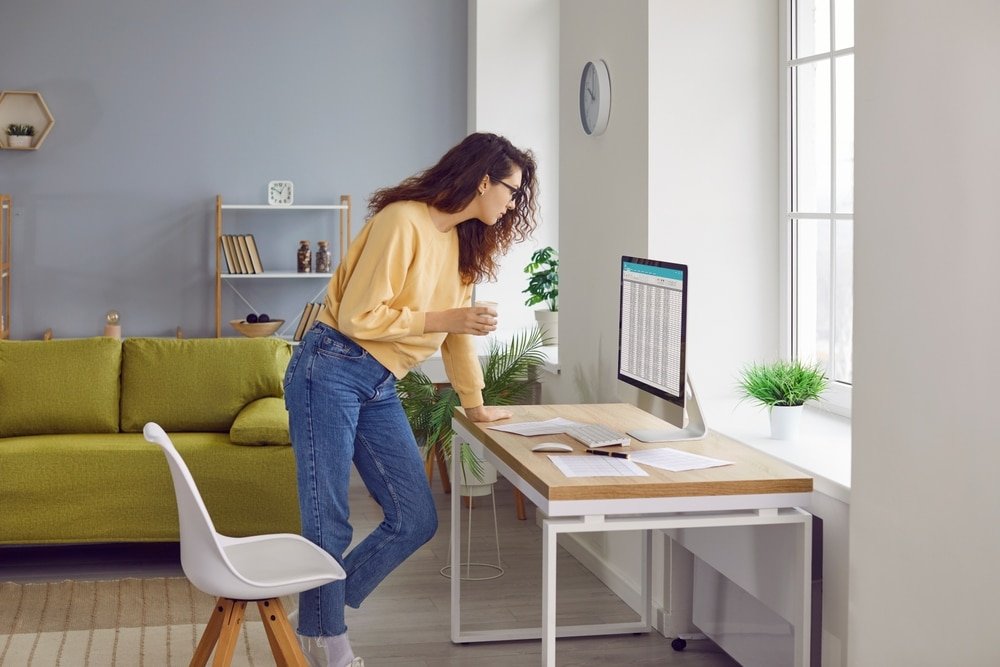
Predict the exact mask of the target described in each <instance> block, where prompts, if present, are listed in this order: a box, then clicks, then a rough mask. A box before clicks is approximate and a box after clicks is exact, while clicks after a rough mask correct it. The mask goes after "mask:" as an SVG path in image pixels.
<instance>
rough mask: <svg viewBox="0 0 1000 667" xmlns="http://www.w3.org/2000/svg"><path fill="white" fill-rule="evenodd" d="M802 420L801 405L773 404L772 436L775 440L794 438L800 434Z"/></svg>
mask: <svg viewBox="0 0 1000 667" xmlns="http://www.w3.org/2000/svg"><path fill="white" fill-rule="evenodd" d="M801 421H802V406H801V405H774V406H771V437H772V438H773V439H775V440H794V439H795V438H797V437H798V436H799V422H801Z"/></svg>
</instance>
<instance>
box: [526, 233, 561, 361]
mask: <svg viewBox="0 0 1000 667" xmlns="http://www.w3.org/2000/svg"><path fill="white" fill-rule="evenodd" d="M524 272H525V273H528V274H530V275H531V277H530V278H529V279H528V288H527V289H525V290H523V293H524V294H528V295H529V296H528V299H527V300H526V301H525V302H524V305H526V306H534V305H537V304H539V303H543V302H544V303H545V305H546V306H547V308H545V309H541V308H540V309H538V310H536V311H535V320H536V321H537V322H538V326H539V327H541V328H542V329H543V330H544V331H545V334H546V335H545V338H546V344H548V345H557V344H558V343H559V253H558V252H557V251H556V249H555V248H553V247H551V246H546V247H545V248H541V249H540V250H536V251H535V252H534V254H532V255H531V262H530V263H529V264H528V265H527V266H526V267H524Z"/></svg>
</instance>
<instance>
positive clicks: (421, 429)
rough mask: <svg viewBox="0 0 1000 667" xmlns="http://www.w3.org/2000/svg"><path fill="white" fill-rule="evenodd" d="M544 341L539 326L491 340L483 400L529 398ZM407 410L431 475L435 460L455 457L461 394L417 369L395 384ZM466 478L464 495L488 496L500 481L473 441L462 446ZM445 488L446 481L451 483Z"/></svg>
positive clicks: (496, 402)
mask: <svg viewBox="0 0 1000 667" xmlns="http://www.w3.org/2000/svg"><path fill="white" fill-rule="evenodd" d="M543 342H544V340H543V338H542V332H541V330H540V329H538V328H537V327H536V328H534V329H531V330H525V331H523V332H521V333H518V334H516V335H515V336H514V337H513V338H512V339H511V340H510V342H508V343H500V342H498V341H497V340H496V339H493V338H491V339H490V341H489V347H488V348H487V352H486V356H485V357H484V358H483V359H482V360H481V363H482V367H483V381H484V385H485V387H484V388H483V402H484V403H485V404H486V405H516V404H518V403H521V402H522V401H524V400H525V399H526V398H527V397H528V395H529V393H530V391H531V385H532V383H533V382H534V379H535V372H536V370H537V369H538V367H539V366H541V365H542V364H543V363H545V357H544V355H543V354H542V353H541V351H540V348H541V347H542V344H543ZM396 391H397V392H398V394H399V398H400V401H401V402H402V404H403V410H404V412H406V417H407V419H408V420H409V422H410V426H411V427H412V428H413V434H414V435H415V436H416V437H417V441H418V442H420V443H421V444H422V447H423V450H424V456H425V460H426V467H427V476H428V478H429V477H430V476H431V474H432V471H433V467H434V463H435V461H436V460H437V461H445V462H447V461H448V460H450V458H451V441H452V437H454V435H455V431H454V430H452V428H451V418H452V414H453V413H454V411H455V408H456V407H458V405H459V399H458V394H457V393H455V390H454V389H452V388H451V387H450V386H447V385H440V384H435V383H433V382H431V380H430V378H429V377H427V374H426V373H424V372H423V371H421V370H419V369H415V370H412V371H410V372H409V373H407V374H406V376H405V377H404V378H403V379H402V380H400V381H399V382H398V383H397V384H396ZM460 454H461V457H462V469H463V473H464V477H465V479H464V480H458V481H459V483H460V484H461V487H462V489H461V493H462V495H484V494H485V493H489V490H490V488H489V487H490V486H491V485H492V484H493V482H495V481H496V479H497V477H496V470H495V469H493V467H492V466H490V465H489V464H487V463H486V462H485V461H483V460H482V459H481V458H480V457H479V456H478V455H477V454H476V453H475V452H474V451H472V448H471V447H470V446H469V445H468V444H463V446H462V449H461V450H460ZM446 488H448V487H447V484H446Z"/></svg>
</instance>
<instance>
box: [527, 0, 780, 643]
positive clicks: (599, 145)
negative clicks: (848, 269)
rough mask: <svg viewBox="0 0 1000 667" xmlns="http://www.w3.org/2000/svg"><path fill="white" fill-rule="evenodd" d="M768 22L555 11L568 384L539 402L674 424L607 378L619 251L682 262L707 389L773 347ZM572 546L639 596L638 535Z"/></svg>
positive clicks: (647, 5)
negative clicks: (604, 94)
mask: <svg viewBox="0 0 1000 667" xmlns="http://www.w3.org/2000/svg"><path fill="white" fill-rule="evenodd" d="M777 24H778V21H777V4H776V2H775V1H774V0H760V1H758V2H754V3H747V2H745V1H742V0H727V1H725V2H722V1H717V2H712V3H704V2H695V1H694V0H671V1H664V0H658V1H657V2H631V3H609V2H603V1H600V0H587V1H583V0H579V1H574V2H564V3H562V9H561V16H560V41H561V43H560V61H561V66H560V83H559V89H560V97H561V99H562V100H563V104H562V107H561V109H560V113H559V118H560V182H561V189H560V214H561V219H562V220H563V221H564V222H563V223H562V224H561V228H560V237H559V240H560V248H561V251H562V266H561V273H560V281H561V308H560V325H559V326H560V331H561V336H560V338H561V340H560V346H559V364H560V367H561V376H560V377H559V379H558V380H556V381H553V382H547V383H546V385H545V389H544V391H545V394H544V395H545V398H546V399H547V401H548V402H556V403H562V402H565V403H577V402H613V401H618V400H624V401H627V402H635V403H638V404H640V405H641V407H643V408H644V409H647V410H650V411H651V412H654V413H659V414H662V415H663V416H667V417H668V418H671V419H672V420H674V421H676V420H677V416H676V415H671V414H670V410H669V408H665V403H664V402H663V401H655V402H653V401H643V400H640V394H639V392H633V391H631V390H629V389H627V388H625V387H624V386H623V385H620V383H618V381H617V380H616V362H615V356H616V354H617V345H618V339H617V334H618V288H619V286H618V280H619V276H618V274H619V260H620V256H621V255H623V254H630V255H637V256H640V257H656V258H660V259H665V260H672V261H681V262H688V263H690V264H691V275H692V286H693V287H692V292H691V294H690V303H689V309H690V315H691V321H690V324H689V343H690V345H691V356H690V357H689V358H690V364H691V365H692V368H693V369H694V370H695V371H696V378H697V379H698V380H699V382H698V387H699V392H700V393H701V392H704V393H706V394H712V393H720V392H725V391H727V390H729V389H730V388H731V385H732V374H733V373H734V372H735V368H737V367H738V366H739V365H740V364H742V363H743V362H745V361H747V360H749V359H753V358H756V357H759V356H762V355H768V354H773V353H774V352H775V351H776V350H777V344H778V337H777V324H776V320H777V303H778V273H777V244H778V227H777V205H776V202H777V196H776V193H777V178H778V169H777V150H776V147H777V127H778V123H777V99H778V91H777V80H778V79H777V76H778V75H777V71H778V61H777V52H778V47H777V43H778V40H777ZM596 58H603V59H604V60H605V61H607V63H608V68H609V70H610V74H611V89H612V103H611V118H610V122H609V124H608V129H607V131H606V132H605V133H604V134H603V135H601V136H598V137H592V136H587V135H586V134H584V132H583V130H582V129H581V128H580V121H579V111H578V107H577V94H578V93H577V91H578V85H579V79H580V72H581V70H582V68H583V65H584V63H585V62H586V61H587V60H591V59H596ZM567 332H572V334H571V335H566V334H567ZM580 542H581V543H582V544H584V545H585V546H586V548H587V549H589V550H590V551H591V553H592V554H595V555H597V556H598V558H599V559H601V562H602V565H603V571H602V572H601V575H602V576H604V577H605V578H606V580H607V581H608V582H609V585H612V586H614V585H615V583H616V582H618V583H620V584H621V585H622V586H624V587H626V588H627V587H634V588H638V573H637V572H635V563H636V562H638V560H637V559H638V545H639V542H638V539H636V538H634V536H621V535H616V536H600V535H595V536H587V537H586V538H585V539H581V540H580ZM656 551H657V553H655V554H654V556H655V557H656V558H657V559H658V562H660V563H661V565H660V566H657V567H656V572H657V574H656V579H657V580H658V579H659V574H660V572H662V569H663V566H662V558H663V556H662V555H661V553H660V545H659V544H657V545H656ZM657 584H658V581H654V586H656V585H657ZM618 590H619V592H621V590H620V589H618ZM668 593H669V594H675V592H673V593H671V592H669V591H664V594H668ZM667 622H668V623H669V622H670V621H669V619H668V621H667Z"/></svg>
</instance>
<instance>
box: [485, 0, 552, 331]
mask: <svg viewBox="0 0 1000 667" xmlns="http://www.w3.org/2000/svg"><path fill="white" fill-rule="evenodd" d="M558 79H559V3H558V2H552V1H551V0H469V131H470V132H496V133H497V134H502V135H504V136H505V137H507V138H508V139H510V140H511V142H513V143H514V145H515V146H517V147H519V148H526V149H531V150H532V151H534V153H535V158H536V160H537V162H538V185H539V199H538V201H539V205H540V207H541V210H540V214H539V219H540V224H539V226H538V228H537V229H536V231H535V233H534V236H533V237H532V238H531V239H528V240H527V241H525V242H524V243H520V244H517V245H515V246H514V247H513V248H512V249H511V251H510V252H509V253H508V254H507V256H506V257H505V258H504V259H503V260H502V262H501V270H500V274H499V276H498V278H497V281H496V282H495V283H487V284H484V285H482V286H481V287H479V288H477V292H476V294H477V297H478V298H482V299H489V300H491V301H496V302H497V303H498V304H499V306H498V313H499V320H500V322H499V327H500V329H501V330H504V331H509V330H513V329H519V328H524V327H532V326H534V325H535V318H534V315H533V314H532V309H530V308H528V306H525V305H524V301H525V299H526V298H527V296H528V295H526V294H522V293H521V292H522V290H523V289H524V288H525V287H527V285H528V277H527V274H525V273H524V271H523V270H524V267H525V266H526V265H527V264H528V262H529V261H530V259H531V253H532V252H534V251H535V250H537V249H538V248H542V247H544V246H549V245H551V246H554V247H556V248H558V247H559V242H558V239H559V157H558V156H559V117H558V113H559V97H558V95H557V94H556V90H557V87H558Z"/></svg>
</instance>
